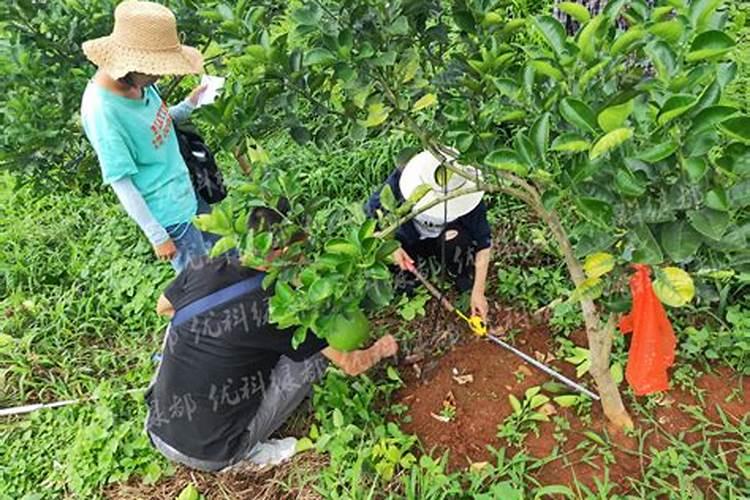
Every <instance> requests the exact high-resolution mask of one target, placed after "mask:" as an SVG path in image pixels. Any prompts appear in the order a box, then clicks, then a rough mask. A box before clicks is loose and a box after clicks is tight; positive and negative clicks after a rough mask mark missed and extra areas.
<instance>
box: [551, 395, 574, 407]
mask: <svg viewBox="0 0 750 500" xmlns="http://www.w3.org/2000/svg"><path fill="white" fill-rule="evenodd" d="M552 401H554V402H555V403H557V404H558V405H559V406H561V407H562V408H570V407H571V406H573V405H574V404H576V403H577V402H578V396H576V395H574V394H565V395H564V396H555V397H554V398H552Z"/></svg>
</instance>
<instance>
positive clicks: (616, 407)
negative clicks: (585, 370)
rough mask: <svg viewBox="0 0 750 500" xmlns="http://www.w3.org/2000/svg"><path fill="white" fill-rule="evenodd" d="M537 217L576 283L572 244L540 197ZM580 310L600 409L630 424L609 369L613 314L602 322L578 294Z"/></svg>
mask: <svg viewBox="0 0 750 500" xmlns="http://www.w3.org/2000/svg"><path fill="white" fill-rule="evenodd" d="M533 208H534V209H535V210H536V212H537V213H538V214H539V215H540V217H541V218H542V219H543V220H544V221H545V222H546V223H547V225H548V226H549V228H550V230H551V231H552V235H553V236H554V238H555V240H556V241H557V243H558V245H559V246H560V250H561V251H562V254H563V256H564V257H565V264H566V265H567V267H568V272H569V273H570V277H571V279H572V280H573V283H575V285H576V286H578V285H579V284H581V282H583V280H584V279H586V276H585V274H584V272H583V266H581V263H580V262H579V261H578V259H577V258H576V256H575V252H573V246H572V245H571V243H570V239H569V238H568V235H567V234H566V233H565V229H564V228H563V226H562V224H561V223H560V218H559V217H558V216H557V213H556V212H554V211H547V210H546V209H545V208H544V206H543V205H542V204H541V201H539V202H537V203H534V207H533ZM580 304H581V310H582V311H583V320H584V323H585V325H586V338H587V340H588V345H589V356H590V358H591V369H590V371H591V376H592V377H593V378H594V382H596V385H597V388H598V389H599V396H600V397H601V402H602V410H603V411H604V415H606V417H607V418H608V419H609V420H610V422H612V423H613V424H614V425H615V426H616V427H617V428H619V429H624V428H628V429H630V428H632V427H633V420H632V419H631V418H630V415H628V412H627V410H626V409H625V405H624V404H623V402H622V397H621V396H620V391H619V389H618V388H617V384H616V383H615V381H614V380H613V379H612V374H611V372H610V371H609V358H610V354H611V353H612V336H613V335H614V329H615V324H614V316H610V318H609V320H608V321H607V323H606V324H605V323H604V322H602V319H601V317H600V315H599V311H597V309H596V306H595V305H594V302H593V301H592V300H591V299H585V298H582V299H581V300H580Z"/></svg>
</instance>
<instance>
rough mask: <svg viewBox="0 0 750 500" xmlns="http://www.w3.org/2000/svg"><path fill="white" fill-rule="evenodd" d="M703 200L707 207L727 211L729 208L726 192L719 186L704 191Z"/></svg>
mask: <svg viewBox="0 0 750 500" xmlns="http://www.w3.org/2000/svg"><path fill="white" fill-rule="evenodd" d="M705 202H706V206H707V207H708V208H713V209H714V210H720V211H722V212H727V211H728V210H729V200H728V199H727V193H726V192H725V191H724V189H723V188H722V187H721V186H717V187H714V188H713V189H711V190H710V191H708V192H707V193H706V198H705Z"/></svg>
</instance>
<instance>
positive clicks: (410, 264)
mask: <svg viewBox="0 0 750 500" xmlns="http://www.w3.org/2000/svg"><path fill="white" fill-rule="evenodd" d="M391 257H392V258H393V262H395V263H396V265H397V266H398V267H399V268H400V269H401V270H402V271H411V272H414V271H416V270H417V268H416V267H414V259H412V258H411V257H410V256H409V254H408V253H406V250H404V249H403V248H401V247H399V248H398V249H396V251H395V252H393V255H392V256H391Z"/></svg>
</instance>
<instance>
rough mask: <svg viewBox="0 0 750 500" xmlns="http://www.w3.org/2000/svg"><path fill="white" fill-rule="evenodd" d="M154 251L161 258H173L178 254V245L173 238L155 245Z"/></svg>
mask: <svg viewBox="0 0 750 500" xmlns="http://www.w3.org/2000/svg"><path fill="white" fill-rule="evenodd" d="M154 253H156V257H157V258H158V259H159V260H172V259H174V258H175V256H176V255H177V247H176V246H175V244H174V241H172V239H171V238H170V239H168V240H167V241H165V242H164V243H161V244H159V245H155V246H154Z"/></svg>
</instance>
